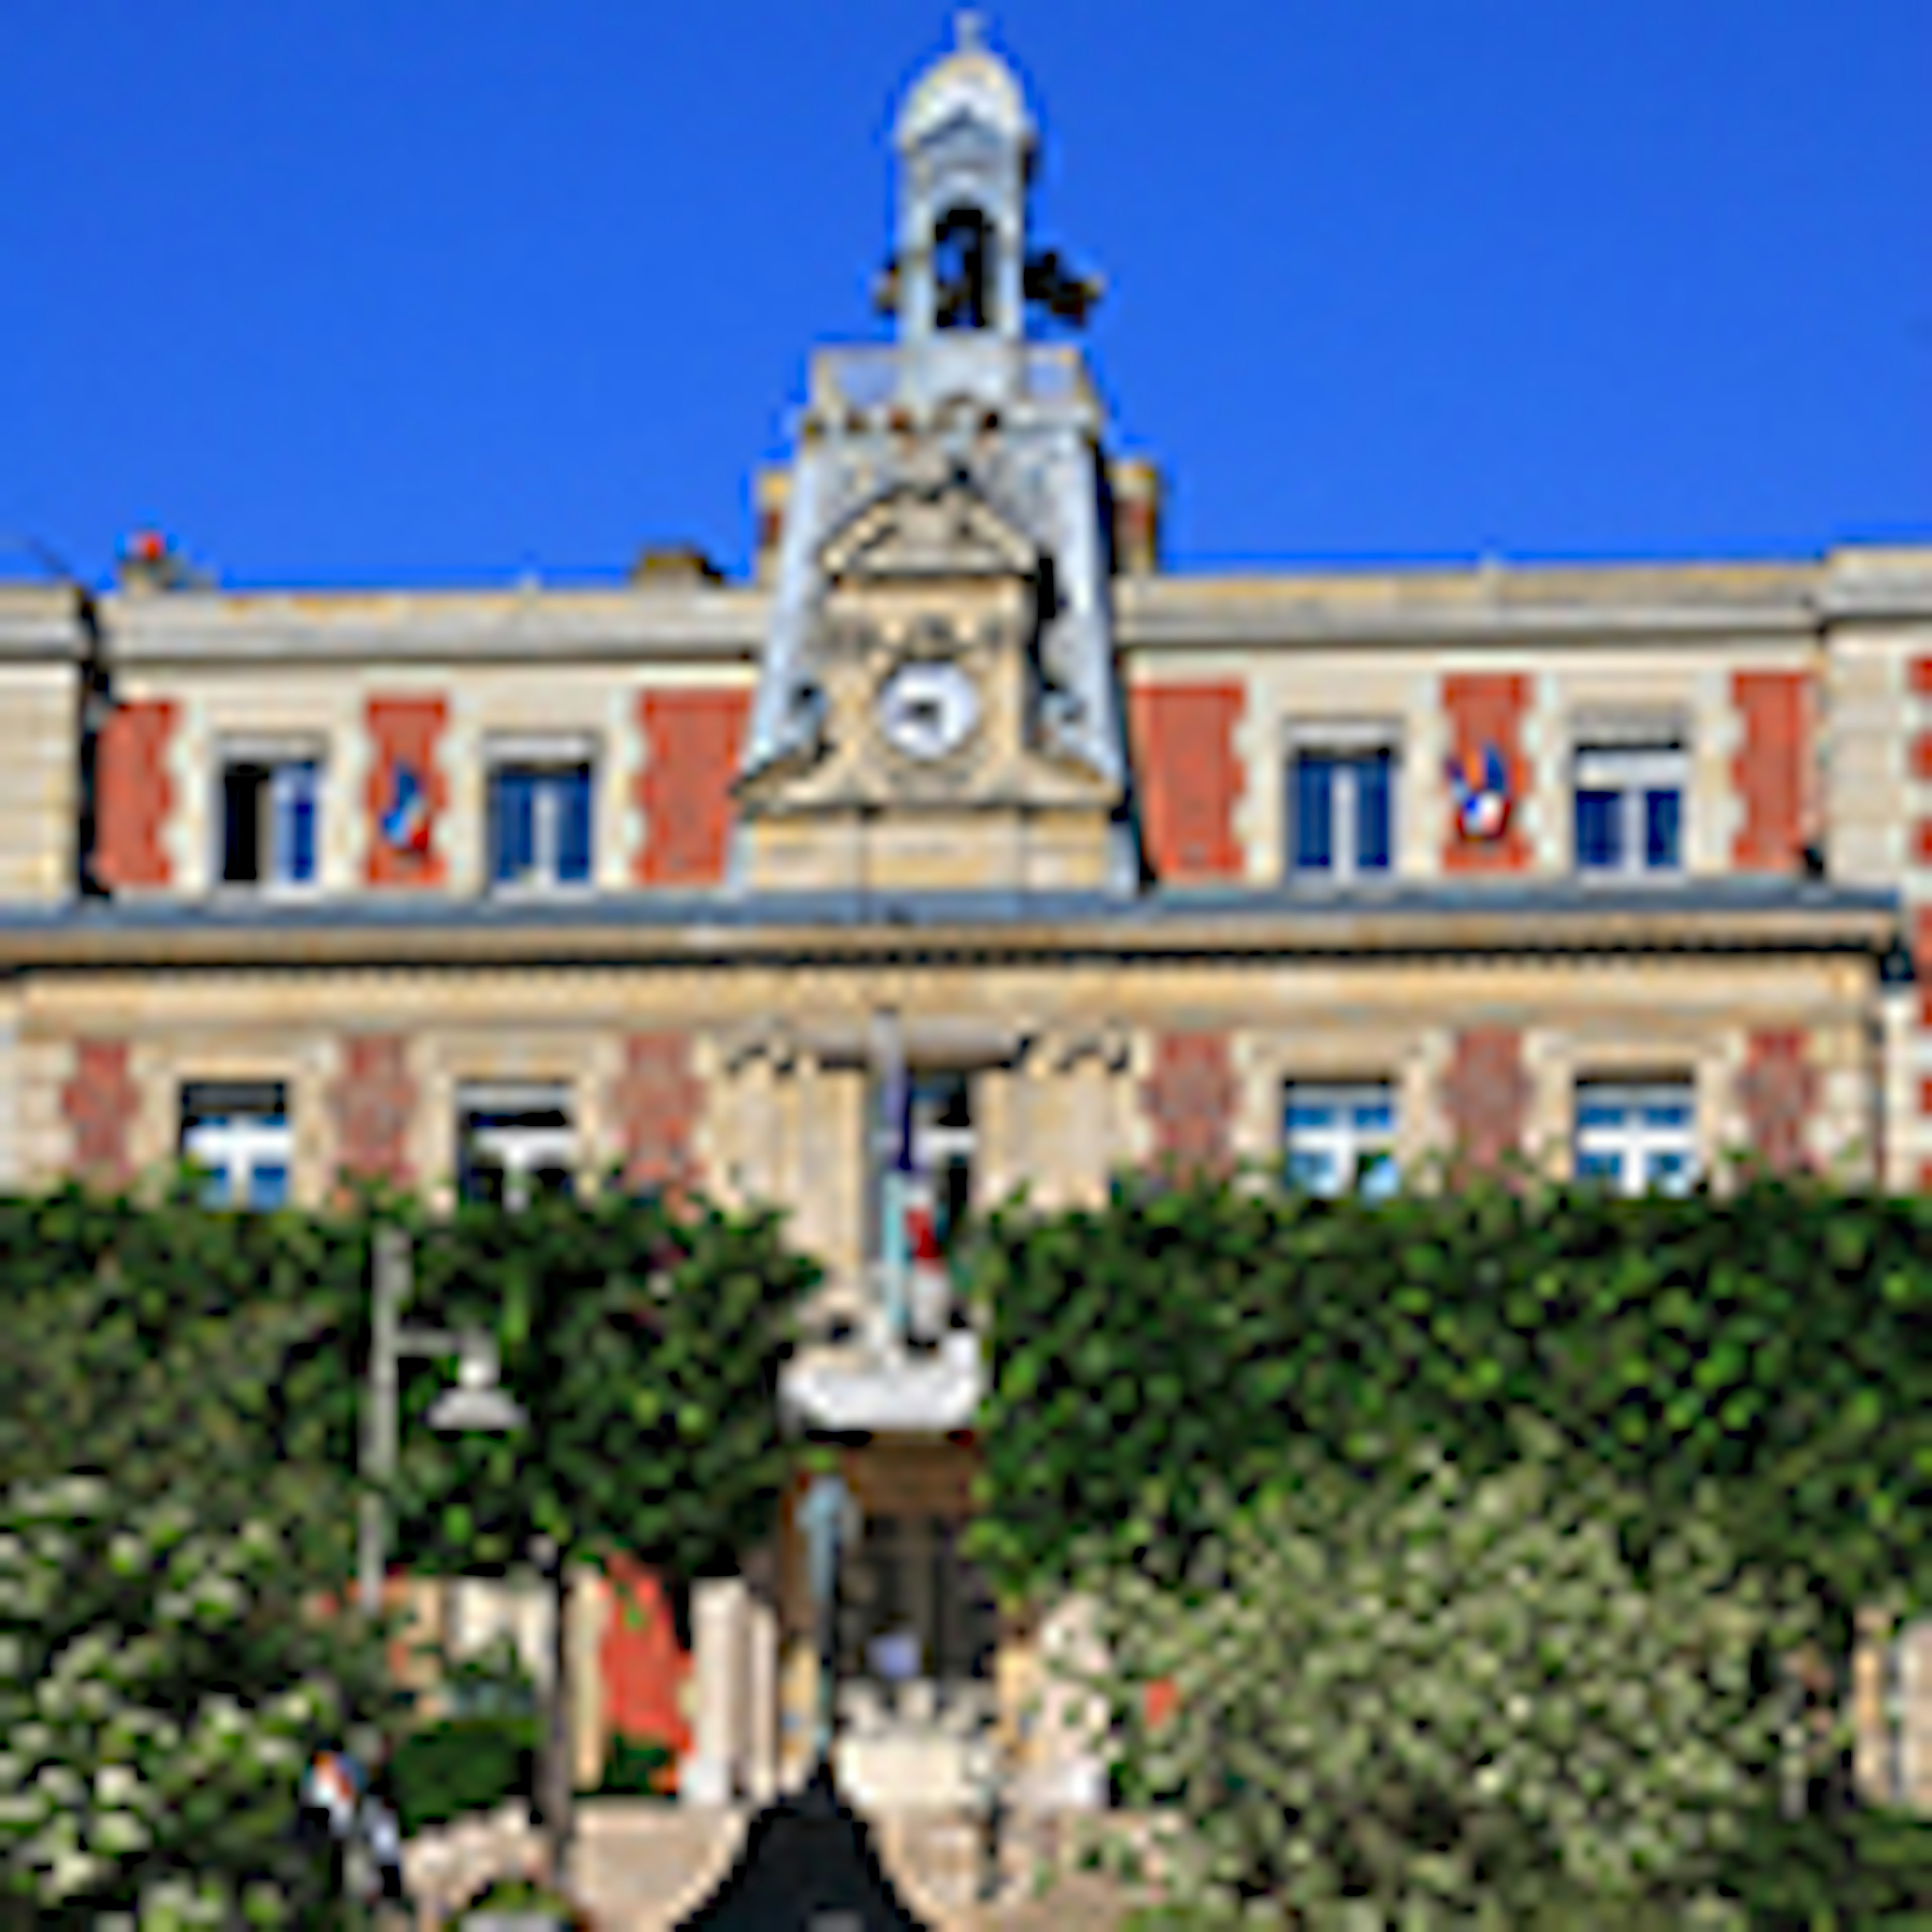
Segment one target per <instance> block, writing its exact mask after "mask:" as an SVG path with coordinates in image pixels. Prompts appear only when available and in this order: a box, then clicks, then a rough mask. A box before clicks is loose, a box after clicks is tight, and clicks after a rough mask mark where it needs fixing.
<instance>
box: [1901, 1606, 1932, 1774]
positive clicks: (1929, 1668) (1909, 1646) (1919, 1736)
mask: <svg viewBox="0 0 1932 1932" xmlns="http://www.w3.org/2000/svg"><path fill="white" fill-rule="evenodd" d="M1899 1652H1900V1654H1899V1660H1898V1663H1899V1687H1898V1688H1899V1702H1900V1706H1902V1708H1901V1709H1900V1712H1899V1715H1898V1727H1899V1731H1900V1737H1899V1745H1898V1760H1899V1783H1900V1787H1901V1789H1900V1791H1899V1793H1898V1795H1897V1802H1898V1803H1899V1804H1900V1805H1902V1806H1903V1807H1904V1808H1906V1810H1908V1811H1932V1623H1915V1624H1909V1625H1906V1628H1904V1629H1903V1631H1900V1633H1899Z"/></svg>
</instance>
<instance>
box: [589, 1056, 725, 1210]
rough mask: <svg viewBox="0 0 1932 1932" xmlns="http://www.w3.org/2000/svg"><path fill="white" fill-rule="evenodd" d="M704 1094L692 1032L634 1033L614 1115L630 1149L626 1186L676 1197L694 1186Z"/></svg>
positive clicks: (615, 1098) (626, 1159)
mask: <svg viewBox="0 0 1932 1932" xmlns="http://www.w3.org/2000/svg"><path fill="white" fill-rule="evenodd" d="M703 1101H704V1090H703V1088H702V1086H700V1084H699V1082H698V1081H697V1077H696V1076H695V1075H694V1073H692V1071H691V1037H690V1036H689V1035H688V1034H682V1033H673V1032H662V1033H641V1034H631V1036H630V1037H628V1039H627V1040H625V1042H624V1067H623V1071H622V1073H620V1074H619V1076H617V1079H616V1081H615V1082H614V1083H613V1091H612V1094H611V1104H610V1112H611V1115H612V1118H613V1119H614V1120H615V1121H616V1124H617V1133H618V1137H619V1142H620V1143H621V1145H622V1148H623V1151H624V1184H625V1186H626V1187H628V1188H630V1189H631V1190H633V1191H634V1192H637V1191H641V1190H643V1189H645V1188H649V1187H657V1188H661V1189H663V1190H664V1192H665V1193H667V1195H668V1196H671V1197H672V1198H673V1199H675V1198H676V1197H677V1196H679V1195H681V1194H682V1193H684V1192H685V1190H688V1189H689V1188H690V1187H693V1186H694V1185H695V1184H696V1181H697V1170H696V1168H695V1166H694V1163H693V1161H692V1158H691V1144H692V1140H693V1137H694V1134H695V1133H696V1130H697V1116H698V1111H699V1109H700V1108H701V1107H702V1106H703Z"/></svg>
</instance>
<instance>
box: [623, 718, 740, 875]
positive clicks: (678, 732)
mask: <svg viewBox="0 0 1932 1932" xmlns="http://www.w3.org/2000/svg"><path fill="white" fill-rule="evenodd" d="M750 709H751V700H750V698H749V697H748V695H747V694H746V693H745V692H743V691H646V693H645V694H644V695H643V697H640V699H639V700H637V725H638V729H639V730H640V732H641V733H642V734H643V740H644V769H643V772H642V773H641V774H640V776H639V778H638V780H637V804H638V807H639V809H640V811H641V813H642V814H643V821H644V844H643V850H642V851H641V852H640V853H639V854H638V855H637V883H639V884H640V885H646V886H711V885H715V884H717V883H718V882H719V881H720V880H721V879H722V878H723V877H724V860H725V853H726V850H727V841H728V836H729V834H730V829H731V809H732V807H731V784H732V781H733V779H734V778H736V776H737V775H738V760H739V757H740V755H741V754H742V751H743V748H744V742H745V720H746V718H747V716H748V714H749V712H750Z"/></svg>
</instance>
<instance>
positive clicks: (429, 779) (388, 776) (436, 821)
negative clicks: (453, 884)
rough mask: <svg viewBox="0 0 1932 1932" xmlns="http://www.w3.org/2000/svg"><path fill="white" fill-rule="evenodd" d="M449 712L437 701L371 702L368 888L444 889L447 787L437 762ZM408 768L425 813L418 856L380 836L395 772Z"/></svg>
mask: <svg viewBox="0 0 1932 1932" xmlns="http://www.w3.org/2000/svg"><path fill="white" fill-rule="evenodd" d="M448 717H449V706H448V705H447V703H446V702H445V700H443V699H442V698H440V697H372V698H371V699H370V700H369V706H368V717H367V724H366V727H365V728H366V729H367V730H368V734H369V795H368V854H369V856H368V864H367V867H366V868H365V877H366V878H367V879H368V882H369V883H370V884H371V885H372V886H404V887H408V886H416V887H418V888H421V889H431V888H434V887H436V886H440V885H442V884H443V883H444V880H445V877H446V863H447V862H446V859H445V857H444V854H443V839H442V836H441V832H442V822H443V813H444V811H445V810H446V808H447V806H448V803H449V787H448V785H447V784H446V782H445V781H444V778H443V772H442V769H441V767H440V764H439V763H438V760H437V751H438V748H439V747H440V745H441V742H442V739H443V730H444V727H445V725H446V723H447V722H448ZM398 765H408V766H411V767H412V768H413V769H414V770H415V772H416V775H417V777H418V778H419V780H420V781H422V788H423V796H424V799H425V802H426V803H427V805H428V811H429V844H428V848H427V849H426V850H423V851H422V852H407V851H398V850H395V849H394V848H393V847H391V846H390V845H389V843H388V841H386V839H385V838H383V817H384V816H385V814H386V813H387V812H388V811H389V807H390V804H391V802H392V799H394V797H395V776H396V767H397V766H398Z"/></svg>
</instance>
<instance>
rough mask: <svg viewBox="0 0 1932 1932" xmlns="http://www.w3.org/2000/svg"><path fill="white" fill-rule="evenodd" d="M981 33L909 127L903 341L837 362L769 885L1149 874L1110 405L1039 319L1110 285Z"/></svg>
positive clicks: (903, 171)
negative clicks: (1114, 583)
mask: <svg viewBox="0 0 1932 1932" xmlns="http://www.w3.org/2000/svg"><path fill="white" fill-rule="evenodd" d="M958 37H959V44H958V45H957V46H956V47H955V48H954V49H953V52H951V53H950V54H949V55H947V56H946V57H945V58H944V59H942V60H941V61H940V62H938V64H937V65H935V66H934V67H932V68H930V69H929V70H928V71H926V73H925V74H923V75H922V77H920V78H919V80H918V81H917V82H916V83H915V85H914V86H913V89H912V90H911V92H910V94H909V95H908V96H907V99H906V101H905V103H904V107H903V108H902V110H901V113H900V115H899V118H898V126H897V128H896V130H895V136H894V142H895V147H896V149H897V152H898V166H899V216H898V246H897V250H896V252H895V254H894V256H893V257H892V260H891V261H890V263H889V264H888V266H887V267H886V271H885V273H884V274H883V276H882V277H881V278H880V285H879V296H880V304H881V305H882V306H883V307H884V308H886V309H887V310H888V311H889V313H891V314H892V315H893V317H895V323H896V328H895V340H894V341H892V342H890V343H888V344H879V345H877V346H868V347H854V348H850V349H829V350H823V351H821V352H820V353H819V354H818V355H817V356H815V357H814V359H813V364H812V370H811V389H810V397H809V401H808V405H807V407H806V410H805V414H804V417H803V420H802V422H801V424H800V425H799V443H798V449H797V452H796V456H795V458H794V460H793V466H792V473H791V477H790V487H789V489H788V490H787V508H786V514H785V520H784V535H783V538H782V543H781V550H780V552H779V556H778V570H777V580H776V583H775V590H774V596H773V601H772V614H771V619H770V629H769V635H768V637H767V640H766V651H765V658H764V663H763V673H762V676H761V678H760V684H759V688H758V692H757V700H756V703H755V705H754V709H753V712H752V716H751V730H750V732H749V733H748V741H747V744H746V748H745V761H744V765H743V768H742V771H741V772H740V774H739V778H738V781H737V785H736V797H737V803H738V829H737V832H736V844H735V847H734V851H733V878H734V881H735V883H737V884H738V885H739V886H742V887H744V888H746V889H752V890H757V891H787V890H800V889H823V888H826V887H842V888H847V889H872V890H878V891H891V892H908V891H919V890H922V889H927V890H939V889H946V890H952V891H962V890H986V891H1001V892H1010V891H1014V890H1022V891H1024V890H1027V889H1046V888H1055V887H1058V888H1063V889H1064V888H1078V889H1088V890H1103V889H1104V890H1110V891H1115V892H1121V893H1130V892H1133V891H1134V890H1135V889H1136V888H1137V886H1138V885H1139V879H1140V863H1139V847H1138V843H1137V841H1136V836H1135V832H1134V829H1133V816H1132V813H1131V811H1130V798H1129V774H1128V766H1127V756H1126V748H1125V745H1124V739H1123V734H1122V727H1121V702H1120V692H1119V687H1118V676H1117V673H1116V667H1115V658H1114V650H1113V637H1112V622H1111V611H1110V598H1109V582H1110V573H1111V568H1112V565H1111V559H1110V556H1109V549H1108V545H1107V542H1106V537H1105V535H1104V534H1103V532H1104V529H1105V523H1104V520H1103V490H1104V481H1103V478H1104V465H1103V456H1102V453H1101V446H1100V437H1101V431H1102V428H1103V422H1102V417H1101V413H1100V407H1099V404H1098V402H1097V399H1096V398H1095V396H1094V392H1093V389H1092V386H1091V383H1090V382H1089V380H1088V374H1087V370H1086V365H1085V359H1084V358H1083V357H1082V356H1081V354H1080V352H1079V350H1078V349H1077V348H1076V347H1073V346H1072V345H1070V344H1046V343H1043V342H1040V341H1036V340H1033V339H1030V337H1029V334H1028V326H1027V324H1028V314H1029V311H1030V310H1037V309H1040V308H1044V309H1046V310H1048V311H1051V312H1052V313H1054V314H1058V315H1059V316H1060V317H1062V318H1063V319H1064V320H1068V321H1070V322H1078V321H1079V320H1083V319H1084V317H1085V314H1086V312H1087V311H1088V308H1090V307H1091V305H1092V303H1093V302H1094V300H1095V299H1096V297H1097V290H1096V289H1095V287H1094V285H1093V284H1091V283H1089V282H1085V281H1079V280H1078V279H1076V278H1073V276H1071V275H1070V274H1069V273H1068V272H1067V270H1066V269H1064V266H1062V264H1061V260H1060V258H1059V257H1058V254H1053V253H1030V252H1029V248H1028V220H1027V216H1028V190H1029V187H1030V185H1031V179H1032V175H1033V171H1034V160H1035V156H1036V152H1037V145H1036V135H1035V131H1034V125H1033V122H1032V120H1031V116H1030V115H1029V113H1028V109H1027V105H1026V101H1025V97H1024V95H1022V92H1021V89H1020V86H1019V83H1018V82H1017V80H1016V79H1015V78H1014V76H1013V73H1012V71H1011V70H1010V68H1008V67H1007V65H1006V64H1005V63H1004V62H1003V61H1001V59H1000V58H998V55H995V54H994V53H992V52H990V51H989V49H986V47H985V46H983V45H982V44H981V43H980V34H979V30H978V28H977V23H975V22H974V19H973V17H971V16H970V15H969V16H964V17H962V20H961V23H960V24H959V29H958Z"/></svg>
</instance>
